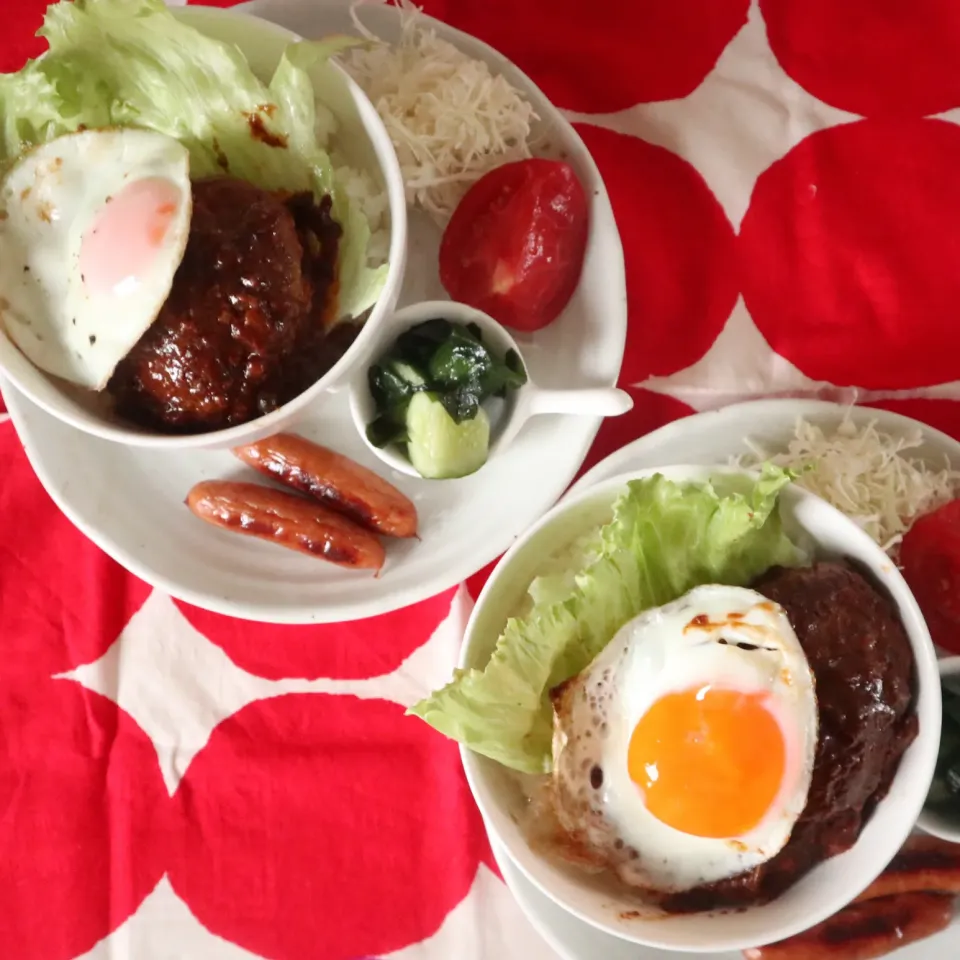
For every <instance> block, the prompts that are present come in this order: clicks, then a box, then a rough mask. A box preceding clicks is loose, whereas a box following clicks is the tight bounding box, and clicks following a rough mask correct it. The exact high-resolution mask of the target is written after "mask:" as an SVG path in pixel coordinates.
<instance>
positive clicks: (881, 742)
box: [659, 562, 918, 913]
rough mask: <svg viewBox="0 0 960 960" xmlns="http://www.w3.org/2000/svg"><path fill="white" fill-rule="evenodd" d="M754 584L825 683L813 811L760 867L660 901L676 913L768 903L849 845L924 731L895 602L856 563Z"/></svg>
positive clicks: (781, 573)
mask: <svg viewBox="0 0 960 960" xmlns="http://www.w3.org/2000/svg"><path fill="white" fill-rule="evenodd" d="M752 586H753V588H754V589H755V590H757V591H758V592H760V593H762V594H764V596H766V597H768V598H769V599H770V600H773V601H775V602H776V603H779V604H780V605H781V606H782V607H783V608H784V609H785V610H786V612H787V616H788V617H789V618H790V622H791V623H792V625H793V628H794V630H795V631H796V634H797V637H798V638H799V640H800V644H801V645H802V647H803V649H804V652H805V653H806V655H807V659H808V661H809V663H810V668H811V670H812V671H813V675H814V679H815V682H816V692H817V705H818V712H819V736H818V742H817V752H816V758H815V761H814V768H813V780H812V783H811V785H810V793H809V795H808V798H807V804H806V807H805V808H804V810H803V813H802V814H801V815H800V817H799V819H798V820H797V823H796V824H795V826H794V829H793V833H792V834H791V836H790V840H789V841H788V842H787V844H786V846H785V847H784V848H783V849H782V850H781V851H780V853H778V854H777V855H776V856H775V857H773V858H772V859H771V860H769V861H767V863H765V864H762V865H760V866H759V867H756V868H755V869H753V870H751V871H749V872H747V873H744V874H741V875H739V876H736V877H731V878H730V879H727V880H722V881H720V882H718V883H714V884H709V885H705V886H701V887H697V888H695V889H693V890H688V891H684V892H682V893H675V894H669V895H666V896H664V897H662V898H661V899H660V901H659V902H660V903H661V905H662V906H663V907H664V909H666V910H668V911H670V912H674V913H687V912H692V911H699V910H712V909H717V908H723V907H739V906H747V905H750V904H757V903H764V902H767V901H769V900H772V899H774V898H775V897H777V896H779V895H780V894H781V893H783V892H784V891H785V890H786V889H787V888H788V887H790V886H791V885H792V884H794V883H795V882H796V881H797V880H799V879H800V877H801V876H803V875H804V874H805V873H807V871H809V870H811V869H812V868H813V867H815V866H816V865H817V864H818V863H820V862H821V861H823V860H826V859H827V858H828V857H832V856H835V855H836V854H839V853H842V852H843V851H844V850H847V849H849V848H850V847H851V846H853V844H854V843H855V842H856V840H857V838H858V837H859V835H860V831H861V829H862V828H863V825H864V823H865V822H866V820H867V818H868V817H869V816H870V814H871V812H872V811H873V809H874V808H875V807H876V805H877V803H879V802H880V800H882V799H883V797H884V796H885V795H886V793H887V790H888V789H889V787H890V783H891V781H892V780H893V777H894V774H895V773H896V770H897V766H898V764H899V763H900V758H901V756H902V755H903V753H904V751H905V750H906V749H907V747H908V746H909V745H910V743H911V742H912V741H913V739H914V738H915V737H916V735H917V730H918V725H917V716H916V712H915V710H914V695H915V686H916V677H915V665H914V659H913V651H912V650H911V648H910V641H909V639H908V638H907V634H906V631H905V630H904V628H903V624H902V623H901V622H900V618H899V616H898V615H897V611H896V609H895V607H894V606H893V604H892V602H891V601H890V600H889V599H888V598H887V597H885V596H883V595H882V594H881V593H879V592H878V590H877V589H875V588H874V587H873V585H872V584H871V583H870V582H869V581H868V580H866V579H865V578H864V577H863V576H862V575H861V574H860V573H858V572H857V571H856V570H855V569H854V568H853V567H852V566H850V565H849V564H847V563H841V562H829V563H817V564H815V565H814V566H812V567H808V568H804V569H784V568H774V569H772V570H770V571H768V572H767V573H765V574H764V575H763V576H762V577H760V578H759V580H757V581H756V582H755V583H754V584H752Z"/></svg>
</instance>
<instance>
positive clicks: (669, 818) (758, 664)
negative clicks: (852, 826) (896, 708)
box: [553, 585, 817, 892]
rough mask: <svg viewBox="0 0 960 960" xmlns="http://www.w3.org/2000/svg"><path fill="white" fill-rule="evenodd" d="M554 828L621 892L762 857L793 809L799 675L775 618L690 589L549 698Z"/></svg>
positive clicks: (805, 696) (803, 703) (809, 729)
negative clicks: (616, 879)
mask: <svg viewBox="0 0 960 960" xmlns="http://www.w3.org/2000/svg"><path fill="white" fill-rule="evenodd" d="M553 701H554V716H555V723H554V748H553V749H554V778H555V779H554V786H555V799H556V805H557V808H558V814H559V816H560V820H561V823H562V825H563V827H564V828H565V830H566V831H567V832H568V834H569V835H570V837H571V838H572V839H573V840H575V841H576V842H577V844H578V846H579V848H580V849H583V850H586V851H589V852H590V854H591V856H592V857H593V859H594V862H596V863H597V864H598V865H603V866H607V867H610V868H612V869H613V870H615V871H616V873H618V874H619V876H620V877H621V879H623V880H624V881H626V882H627V883H629V884H631V885H633V886H638V887H644V888H647V889H650V890H659V891H663V892H679V891H683V890H689V889H692V888H693V887H697V886H700V885H703V884H707V883H713V882H715V881H718V880H722V879H725V878H727V877H732V876H736V875H737V874H740V873H743V872H745V871H747V870H750V869H752V868H753V867H756V866H758V865H759V864H761V863H764V862H765V861H767V860H769V859H770V858H771V857H773V856H775V855H776V854H777V853H778V852H779V851H780V850H781V849H782V848H783V846H784V845H785V844H786V842H787V840H788V839H789V837H790V833H791V831H792V829H793V825H794V824H795V823H796V820H797V818H798V816H799V815H800V814H801V812H802V811H803V809H804V806H805V805H806V801H807V794H808V792H809V789H810V780H811V777H812V773H813V764H814V755H815V752H816V746H817V703H816V696H815V691H814V680H813V675H812V673H811V671H810V667H809V664H808V663H807V659H806V657H805V655H804V653H803V649H802V648H801V646H800V643H799V641H798V639H797V635H796V634H795V633H794V630H793V628H792V627H791V625H790V622H789V620H788V619H787V616H786V613H785V612H784V610H783V608H782V607H780V606H779V605H778V604H775V603H773V602H771V601H769V600H767V599H765V598H764V597H763V596H761V595H760V594H758V593H756V592H755V591H752V590H747V589H742V588H739V587H729V586H719V585H709V586H703V587H697V588H696V589H694V590H691V591H690V592H689V593H687V594H686V595H685V596H683V597H681V598H680V599H679V600H677V601H675V602H674V603H670V604H667V605H666V606H663V607H659V608H656V609H653V610H649V611H646V612H645V613H643V614H641V615H640V616H638V617H637V618H635V619H634V620H632V621H631V622H629V623H628V624H626V625H625V626H624V627H623V628H622V629H621V630H620V631H619V632H618V633H617V635H616V636H615V637H614V638H613V640H612V641H611V642H610V643H609V644H608V646H607V647H606V648H605V649H604V650H603V652H602V653H601V654H600V656H599V657H597V658H596V660H594V661H593V663H592V664H590V666H589V667H587V669H586V670H584V671H583V672H582V673H581V674H579V675H578V676H577V677H574V678H573V679H572V680H569V681H567V682H566V683H564V684H562V685H561V687H559V688H558V689H557V690H555V691H554V693H553Z"/></svg>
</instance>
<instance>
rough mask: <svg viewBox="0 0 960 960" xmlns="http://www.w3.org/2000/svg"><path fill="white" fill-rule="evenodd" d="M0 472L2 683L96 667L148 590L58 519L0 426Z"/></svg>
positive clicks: (20, 452)
mask: <svg viewBox="0 0 960 960" xmlns="http://www.w3.org/2000/svg"><path fill="white" fill-rule="evenodd" d="M0 464H3V469H2V471H0V517H2V518H3V531H2V536H0V571H2V572H3V573H2V575H0V624H2V625H3V629H2V631H0V663H2V665H3V666H2V672H3V675H4V676H7V677H9V676H11V675H14V676H19V675H26V676H34V677H35V676H50V675H51V674H53V673H59V672H63V671H66V670H70V669H72V668H73V667H76V666H78V665H80V664H82V663H89V662H92V661H94V660H97V659H98V658H99V657H100V656H102V655H103V654H104V653H105V652H106V650H107V649H108V648H109V647H110V645H111V644H112V643H113V642H114V641H115V640H116V639H117V638H118V637H119V636H120V633H121V632H122V630H123V628H124V627H125V626H126V624H127V622H128V621H129V620H130V617H131V616H132V615H133V614H134V613H135V612H136V611H137V610H138V609H139V608H140V606H141V605H142V604H143V601H144V600H145V599H146V597H147V594H148V593H149V587H147V585H146V584H145V583H143V582H142V581H141V580H138V579H137V578H136V577H134V576H133V575H132V574H129V573H127V571H126V570H124V569H123V567H121V566H120V565H119V564H117V563H115V562H114V561H113V560H111V559H110V558H109V557H108V556H107V555H106V554H105V553H103V552H102V551H101V550H100V549H99V548H97V547H96V546H94V545H93V543H91V542H90V541H89V540H88V539H87V538H86V537H85V536H84V535H83V534H82V533H81V532H80V531H79V530H77V528H76V527H74V526H73V524H72V523H70V521H69V520H68V519H67V518H66V517H65V516H64V515H63V514H62V513H60V511H59V510H58V509H57V508H56V507H55V506H54V504H53V502H52V501H51V500H50V498H49V497H48V496H47V494H46V492H45V491H44V490H43V488H42V487H41V486H40V484H39V483H38V482H37V478H36V476H34V473H33V470H32V469H31V468H30V464H29V463H28V462H27V458H26V456H25V455H24V453H23V449H22V448H21V446H20V443H19V441H18V439H17V435H16V433H15V432H14V430H13V429H12V427H11V426H10V425H9V424H0Z"/></svg>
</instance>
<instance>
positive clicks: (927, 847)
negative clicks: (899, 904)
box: [857, 834, 960, 900]
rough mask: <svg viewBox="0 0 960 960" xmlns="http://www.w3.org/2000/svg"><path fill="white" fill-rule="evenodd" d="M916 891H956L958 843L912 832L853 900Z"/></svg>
mask: <svg viewBox="0 0 960 960" xmlns="http://www.w3.org/2000/svg"><path fill="white" fill-rule="evenodd" d="M916 890H926V891H929V892H931V893H960V844H956V843H947V841H946V840H940V839H938V838H937V837H927V836H923V835H922V834H914V835H913V836H912V837H910V838H909V839H908V840H907V842H906V843H905V844H904V845H903V847H901V849H900V852H899V853H898V854H897V855H896V856H895V857H894V858H893V860H892V861H891V862H890V865H889V866H888V867H887V869H886V870H884V871H883V873H881V874H880V876H879V877H877V879H876V880H874V881H873V883H871V884H870V886H869V887H867V889H866V890H864V891H863V893H861V894H860V896H859V897H857V899H858V900H873V899H874V898H876V897H889V896H892V895H893V894H896V893H910V892H912V891H916Z"/></svg>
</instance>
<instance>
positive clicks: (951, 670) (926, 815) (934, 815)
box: [917, 657, 960, 843]
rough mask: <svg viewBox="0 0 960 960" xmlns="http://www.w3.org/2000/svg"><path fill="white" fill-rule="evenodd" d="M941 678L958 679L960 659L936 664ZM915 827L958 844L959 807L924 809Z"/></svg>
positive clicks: (952, 658)
mask: <svg viewBox="0 0 960 960" xmlns="http://www.w3.org/2000/svg"><path fill="white" fill-rule="evenodd" d="M937 666H938V667H939V668H940V676H941V677H953V678H958V679H960V657H944V658H943V659H942V660H940V662H939V663H938V664H937ZM917 826H918V827H919V828H920V829H921V830H922V831H923V832H924V833H929V834H931V835H932V836H934V837H939V838H940V839H941V840H947V841H948V842H950V843H960V805H958V809H957V810H956V812H955V813H952V814H948V813H943V812H942V811H940V810H935V809H932V808H930V807H924V808H923V811H922V812H921V814H920V817H919V819H918V820H917Z"/></svg>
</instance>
